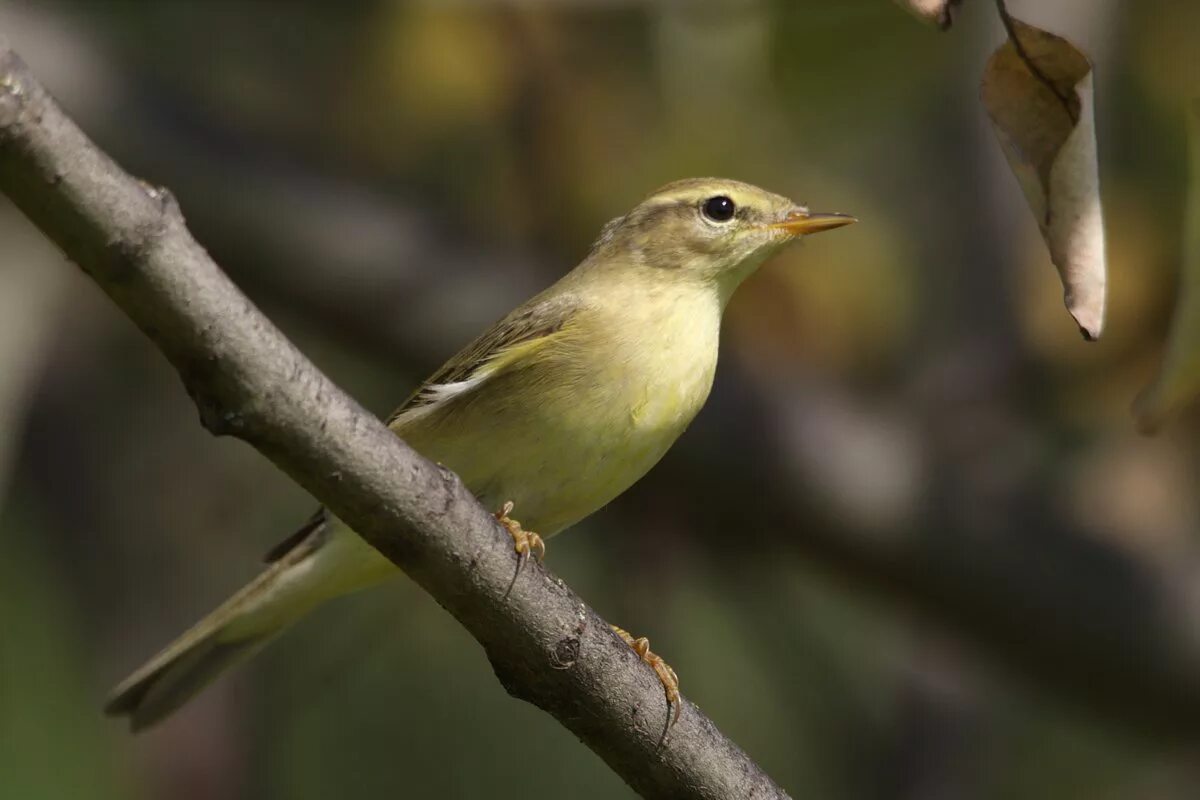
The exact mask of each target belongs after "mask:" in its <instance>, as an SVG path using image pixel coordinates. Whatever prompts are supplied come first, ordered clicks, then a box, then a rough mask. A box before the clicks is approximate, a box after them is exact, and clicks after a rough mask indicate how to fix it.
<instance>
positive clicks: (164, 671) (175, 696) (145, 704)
mask: <svg viewBox="0 0 1200 800" xmlns="http://www.w3.org/2000/svg"><path fill="white" fill-rule="evenodd" d="M289 566H290V565H289V564H288V563H286V562H285V561H281V562H277V563H275V564H272V565H271V566H270V567H269V568H268V569H266V570H265V571H264V572H263V573H262V574H261V575H259V576H258V577H257V578H255V579H254V580H253V581H251V582H250V583H249V584H247V585H246V586H245V587H244V588H243V589H242V590H241V591H239V592H238V593H237V594H235V595H234V596H233V597H231V598H229V599H228V600H227V601H225V602H224V603H223V604H222V605H221V606H220V607H219V608H217V609H216V610H215V611H213V612H212V613H211V614H209V615H208V616H207V617H205V618H204V619H202V620H200V622H198V623H196V624H195V625H194V626H192V628H190V629H189V630H188V631H187V632H185V633H184V634H183V635H182V636H180V637H179V638H178V639H176V640H175V641H174V642H172V643H171V644H169V645H167V646H166V647H165V648H164V649H163V650H162V651H161V652H160V653H159V654H158V655H156V656H155V657H154V658H152V659H150V660H149V661H148V662H146V664H144V665H143V666H142V667H141V668H140V669H138V670H137V671H136V672H134V673H133V674H132V675H130V676H129V677H128V678H126V679H125V680H124V681H122V682H121V684H120V685H119V686H117V688H116V689H114V690H113V693H112V695H111V697H110V698H109V701H108V703H107V704H106V705H105V706H104V712H105V713H106V714H110V715H113V716H128V717H129V723H130V727H131V728H132V729H133V730H140V729H142V728H146V727H148V726H150V725H153V724H154V723H156V722H158V721H160V720H162V719H163V718H164V717H166V716H167V715H169V714H170V713H171V712H173V711H175V710H176V709H178V708H179V707H180V706H182V705H183V704H184V703H186V702H187V701H188V700H189V699H191V698H192V696H193V695H195V694H196V693H198V692H199V691H200V690H201V689H203V688H204V687H205V686H207V685H208V684H209V683H210V682H212V681H213V679H215V678H216V677H217V676H218V675H219V674H220V673H222V672H223V671H225V670H226V669H228V668H229V667H232V666H233V665H234V664H236V663H238V662H239V661H242V660H243V659H246V658H249V657H250V656H251V655H253V654H254V653H256V652H257V651H258V650H259V649H260V648H261V647H262V646H263V645H265V644H266V643H267V642H268V641H270V640H271V638H272V637H273V636H274V635H275V634H277V633H279V632H280V631H282V630H283V629H284V628H286V627H287V625H288V624H289V623H290V622H292V621H293V620H295V619H298V618H299V617H300V615H301V614H303V612H304V611H306V610H307V606H308V605H309V604H295V603H293V604H290V605H291V608H289V609H288V611H289V612H293V613H275V614H271V615H265V614H262V613H261V612H262V611H263V610H265V609H264V606H266V605H268V603H269V604H270V605H275V606H278V607H279V611H283V608H284V607H283V605H282V604H281V603H280V602H279V601H281V600H283V599H284V598H279V597H276V598H273V599H274V602H273V603H270V602H269V601H268V603H264V602H263V601H264V600H266V599H267V598H270V597H271V595H273V594H278V592H274V591H272V590H274V589H276V588H277V586H278V584H279V583H280V579H281V578H282V577H284V575H285V573H286V572H287V570H288V568H289ZM256 600H258V601H259V602H255V601H256ZM255 612H258V613H255ZM254 616H257V617H263V619H262V620H261V622H262V624H259V625H252V624H248V623H250V622H251V618H252V617H254Z"/></svg>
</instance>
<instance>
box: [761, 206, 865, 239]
mask: <svg viewBox="0 0 1200 800" xmlns="http://www.w3.org/2000/svg"><path fill="white" fill-rule="evenodd" d="M855 222H858V219H857V218H856V217H852V216H850V215H849V214H814V213H811V212H808V211H803V210H801V209H796V210H795V211H789V212H788V215H787V216H786V217H784V218H783V221H782V222H776V223H774V224H773V225H771V226H770V227H772V228H775V229H777V230H783V231H787V232H788V233H789V234H791V235H792V236H807V235H809V234H810V233H820V232H821V231H831V230H833V229H834V228H840V227H842V226H843V225H852V224H854V223H855Z"/></svg>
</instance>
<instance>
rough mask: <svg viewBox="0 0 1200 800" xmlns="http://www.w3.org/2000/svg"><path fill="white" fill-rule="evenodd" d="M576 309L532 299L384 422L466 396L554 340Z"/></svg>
mask: <svg viewBox="0 0 1200 800" xmlns="http://www.w3.org/2000/svg"><path fill="white" fill-rule="evenodd" d="M578 310H579V304H578V303H577V302H576V301H575V299H574V298H572V297H567V296H561V295H560V296H558V297H553V298H546V299H538V298H535V299H534V300H531V301H530V302H528V303H526V304H525V305H523V306H521V307H520V308H518V309H517V310H516V311H513V312H512V313H511V314H509V315H508V316H507V317H505V318H504V319H502V320H500V321H499V322H497V323H496V324H495V325H493V326H492V327H491V328H490V329H488V330H487V332H485V333H484V334H483V335H482V336H480V337H479V338H477V339H476V340H475V341H473V342H471V343H470V344H469V345H467V346H466V347H464V348H463V349H462V350H461V351H460V352H459V353H458V355H456V356H454V357H453V358H451V359H450V360H449V361H447V362H446V363H445V364H444V365H442V368H441V369H439V370H438V371H437V372H435V373H434V374H433V375H431V376H430V377H429V379H428V380H426V381H425V382H424V383H423V384H421V387H420V388H418V389H417V390H416V391H415V392H413V393H412V395H411V396H409V398H408V399H407V400H406V401H405V402H404V404H403V405H401V406H400V407H399V408H398V409H396V410H395V411H394V412H392V414H391V416H389V417H388V418H387V424H388V425H389V426H393V427H394V423H396V422H397V420H398V419H399V418H400V417H401V416H402V415H404V414H407V413H408V412H410V411H415V410H417V409H420V408H424V407H426V406H429V405H433V404H435V403H439V402H442V401H444V400H447V399H449V398H451V397H455V396H458V395H460V394H463V393H464V392H468V391H470V390H472V389H474V388H476V387H477V386H479V385H480V384H482V383H483V382H484V381H486V380H487V379H488V378H489V377H491V376H492V375H496V374H497V373H499V372H502V371H503V370H504V369H505V367H508V366H511V365H513V364H516V363H519V362H521V361H524V360H525V359H527V358H528V357H529V356H532V355H533V354H534V353H536V352H538V351H539V350H541V349H542V348H543V347H545V346H546V345H548V344H550V343H551V342H552V341H554V340H555V339H557V338H558V337H559V336H560V335H561V334H562V332H563V330H564V329H565V328H566V327H567V326H568V325H569V324H570V322H571V320H572V318H573V317H574V316H575V314H576V313H577V312H578Z"/></svg>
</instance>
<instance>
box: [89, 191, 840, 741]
mask: <svg viewBox="0 0 1200 800" xmlns="http://www.w3.org/2000/svg"><path fill="white" fill-rule="evenodd" d="M856 221H857V220H855V219H854V218H853V217H850V216H847V215H844V214H817V213H813V212H810V211H809V210H808V209H807V208H806V207H804V206H801V205H797V204H796V203H793V202H792V201H791V200H788V199H787V198H784V197H780V196H779V195H776V194H772V193H770V192H767V191H764V190H763V189H759V188H757V187H755V186H751V185H749V184H746V183H741V182H739V181H732V180H721V179H716V178H694V179H688V180H681V181H676V182H674V183H671V184H668V185H666V186H664V187H662V188H661V189H659V190H658V191H656V192H654V193H653V194H652V195H650V196H649V197H648V198H646V199H645V200H644V201H642V202H641V203H640V204H639V205H638V206H637V207H635V208H634V209H633V210H632V211H630V212H629V213H628V214H626V215H624V216H622V217H617V218H616V219H614V220H612V221H610V222H609V223H608V224H606V225H605V226H604V228H603V229H602V230H601V232H600V236H599V238H597V239H596V241H595V243H594V244H593V245H592V248H591V251H590V252H589V253H588V255H587V257H586V258H584V260H583V261H582V262H581V263H580V264H579V265H578V266H577V267H575V269H573V270H571V271H570V272H569V273H567V274H566V275H564V276H563V277H562V278H561V279H559V280H558V282H557V283H555V284H554V285H552V286H550V287H549V288H548V289H546V290H545V291H543V292H542V293H541V294H539V295H537V296H535V297H533V298H532V299H530V300H529V301H528V302H526V303H525V304H524V305H522V306H520V307H519V308H517V309H516V310H515V311H513V312H512V313H510V314H509V315H508V316H506V317H504V318H503V319H501V320H500V321H499V322H497V323H496V324H495V325H493V326H492V327H491V329H489V330H488V331H487V332H486V333H484V334H483V335H482V336H480V337H479V338H478V339H476V340H475V341H473V342H471V343H470V344H469V345H467V346H466V347H465V348H464V349H463V350H462V351H461V352H460V353H459V354H458V355H456V356H455V357H454V358H452V359H450V360H449V361H448V362H446V364H445V365H444V366H443V367H442V368H441V369H440V370H438V371H437V372H436V373H434V375H433V376H432V377H430V378H429V380H427V381H426V382H425V383H424V384H423V385H422V386H421V387H420V388H419V389H418V390H417V391H416V392H414V393H413V394H412V395H411V396H410V397H409V399H408V400H407V401H406V402H405V403H404V405H402V406H401V407H400V408H399V410H397V411H396V412H395V413H393V414H392V416H391V417H390V418H389V419H388V422H387V424H388V426H389V427H390V428H391V430H393V431H395V433H396V434H397V435H398V436H400V437H401V438H402V439H403V440H404V441H405V442H407V443H408V444H409V445H410V446H412V447H413V448H414V449H415V450H416V451H417V452H419V453H421V454H422V455H423V456H425V457H426V458H428V459H430V460H432V461H436V462H438V463H440V464H443V465H445V466H447V467H449V468H450V469H452V470H454V471H455V472H456V473H457V474H458V475H459V477H461V478H462V480H463V482H464V483H465V485H466V486H467V487H468V488H469V489H470V490H471V491H472V492H473V493H474V494H475V496H476V497H478V498H479V500H480V502H482V503H483V504H484V505H485V506H486V507H488V508H492V509H496V510H497V512H496V517H497V519H498V520H500V522H501V523H502V524H503V525H504V527H505V528H506V529H507V530H508V531H509V533H510V534H511V535H512V537H513V543H514V547H515V548H516V550H517V552H518V553H519V554H520V556H521V559H520V560H519V562H518V565H520V564H523V563H525V561H526V560H527V559H528V557H529V555H530V554H531V553H532V554H534V556H535V557H536V558H538V559H539V560H540V559H541V558H542V556H543V555H544V552H545V544H544V541H543V537H549V536H552V535H554V534H555V533H558V532H559V531H561V530H563V529H564V528H567V527H569V526H571V525H573V524H575V523H576V522H578V521H579V520H581V519H583V518H584V517H586V516H588V515H589V514H591V513H593V512H594V511H596V510H598V509H599V508H601V507H602V506H604V505H605V504H607V503H608V502H609V501H611V500H612V499H613V498H615V497H617V495H619V494H621V493H622V492H623V491H625V490H626V489H628V488H629V487H630V486H632V485H633V484H634V483H635V482H636V481H637V480H638V479H640V478H641V477H642V476H643V475H645V474H646V472H648V471H649V470H650V468H651V467H653V466H654V465H655V464H656V463H657V462H658V460H659V459H661V458H662V457H663V454H665V453H666V452H667V449H668V448H669V447H670V446H671V445H672V444H673V443H674V442H675V440H676V439H677V438H678V437H679V435H680V434H682V433H683V431H684V429H685V428H687V426H688V424H689V423H690V422H691V421H692V418H693V417H695V416H696V414H697V412H699V411H700V408H701V406H703V405H704V401H705V400H706V399H707V397H708V393H709V389H710V388H711V387H712V382H713V374H714V372H715V370H716V367H717V339H718V335H719V332H720V325H721V314H722V312H723V311H724V309H725V306H726V304H727V303H728V302H729V299H730V297H731V296H732V295H733V293H734V290H736V289H737V287H738V285H739V284H741V282H742V281H743V280H745V279H746V278H747V277H748V276H749V275H750V274H751V273H752V272H754V271H755V269H757V268H758V266H759V265H760V264H761V263H762V262H763V260H764V259H765V258H767V257H768V256H769V255H771V254H773V253H775V252H777V251H778V250H779V249H780V248H782V247H783V246H784V245H786V244H787V243H788V242H791V241H795V240H796V239H798V238H800V237H802V236H805V235H808V234H812V233H817V232H819V231H824V230H829V229H832V228H838V227H841V226H843V225H848V224H850V223H852V222H856ZM514 509H516V510H517V511H518V513H519V515H520V516H521V518H522V520H523V523H524V524H522V523H519V522H517V521H516V520H514V519H512V518H511V517H510V516H509V514H510V513H513V511H514ZM267 561H268V563H269V566H268V567H267V568H266V570H264V571H263V572H262V573H261V574H260V575H259V576H258V577H257V578H256V579H255V580H253V581H252V582H251V583H250V584H249V585H247V586H245V587H244V588H243V589H242V590H241V591H239V592H237V593H236V594H234V595H233V596H232V597H231V598H230V599H229V600H227V601H226V602H225V603H224V604H223V605H221V606H220V607H219V608H217V609H216V610H215V611H213V612H212V613H211V614H209V615H208V616H207V617H205V618H204V619H203V620H201V621H200V622H199V623H197V624H196V625H195V626H193V627H192V628H191V629H190V630H188V631H187V632H186V633H184V634H183V635H182V636H180V637H179V638H178V639H177V640H176V641H174V642H173V643H171V644H170V645H168V646H167V647H166V648H165V649H164V650H163V651H162V652H160V653H159V654H158V655H156V656H155V657H154V658H152V659H151V660H150V661H149V662H147V663H146V664H145V665H144V666H143V667H141V669H139V670H137V671H136V672H134V673H133V674H132V675H130V676H129V677H128V678H127V679H126V680H125V681H124V682H122V683H121V684H120V685H119V686H117V688H116V689H115V690H114V691H113V694H112V696H111V699H110V700H109V702H108V704H107V705H106V707H105V711H106V712H107V713H108V714H112V715H125V716H128V717H129V720H130V725H131V727H132V729H133V730H139V729H142V728H145V727H147V726H149V725H152V724H154V723H156V722H158V721H159V720H161V719H163V718H164V717H166V716H167V715H168V714H170V713H171V712H173V711H174V710H176V709H177V708H179V707H180V706H181V705H183V704H184V703H185V702H186V701H187V700H188V699H190V698H191V697H192V696H193V695H195V694H196V693H197V692H199V691H200V690H201V689H202V688H204V687H205V686H206V685H207V684H208V683H209V682H210V681H212V680H213V679H214V678H215V677H216V676H217V675H218V674H219V673H220V672H221V671H222V670H224V669H226V668H227V667H229V666H231V665H233V664H235V663H237V662H239V661H241V660H243V659H245V658H248V657H249V656H251V655H253V654H254V653H256V652H257V651H258V650H259V649H260V648H261V647H263V646H264V645H265V644H266V643H267V642H268V641H270V640H271V638H272V637H274V636H275V635H276V634H278V633H279V632H280V631H282V630H284V629H285V628H286V627H287V626H288V625H290V624H291V623H292V622H295V621H296V620H298V619H299V618H300V617H302V616H304V615H305V614H306V613H308V612H309V611H310V610H311V609H312V608H314V607H315V606H316V605H318V604H319V603H322V602H324V601H326V600H330V599H332V598H334V597H337V596H339V595H343V594H346V593H349V592H351V591H354V590H356V589H360V588H363V587H366V586H371V585H373V584H376V583H379V582H381V581H384V580H386V579H388V578H390V577H392V576H393V575H395V574H396V572H397V570H396V567H395V566H394V565H393V564H392V563H391V562H390V561H388V560H387V559H386V558H384V557H383V556H382V555H380V554H379V553H378V552H377V551H376V550H375V549H374V548H372V547H371V546H370V545H368V544H367V543H366V542H365V541H364V540H363V539H361V538H359V536H358V535H357V534H355V533H354V531H352V530H351V529H350V528H349V527H348V526H347V525H346V524H345V523H343V522H342V521H341V520H339V519H337V518H336V517H334V516H333V515H331V514H329V513H328V512H326V511H324V510H323V509H322V510H318V511H317V513H315V514H314V515H312V517H310V518H309V519H308V521H307V522H306V523H305V524H304V525H303V526H302V527H301V528H300V529H299V530H298V531H297V532H296V533H294V534H293V535H292V536H290V537H288V539H286V540H285V541H284V542H282V543H281V544H280V545H278V546H277V547H275V548H274V549H273V550H272V551H271V552H270V553H268V555H267ZM519 569H520V567H519V566H518V570H519ZM614 630H615V631H616V632H617V633H618V634H619V635H621V637H622V638H624V639H625V641H626V642H628V643H629V644H630V646H632V647H633V648H634V649H635V650H636V651H637V652H638V654H639V655H640V656H641V657H642V658H643V659H644V660H645V661H646V662H647V663H648V664H650V665H651V666H652V667H653V668H654V669H655V671H656V672H657V674H658V676H659V678H660V679H661V680H662V682H663V685H664V687H665V691H666V694H667V700H668V704H669V705H671V707H672V709H673V710H674V716H677V714H678V705H679V687H678V679H677V678H676V676H675V673H674V671H673V670H672V669H671V668H670V667H669V666H667V664H666V663H665V662H663V660H662V659H661V658H659V657H658V656H657V655H655V654H654V653H653V652H651V651H650V647H649V643H648V642H647V641H646V640H645V639H644V638H642V639H635V638H634V637H632V636H630V635H629V634H628V633H626V632H625V631H622V630H620V629H619V628H615V627H614ZM672 718H673V716H672Z"/></svg>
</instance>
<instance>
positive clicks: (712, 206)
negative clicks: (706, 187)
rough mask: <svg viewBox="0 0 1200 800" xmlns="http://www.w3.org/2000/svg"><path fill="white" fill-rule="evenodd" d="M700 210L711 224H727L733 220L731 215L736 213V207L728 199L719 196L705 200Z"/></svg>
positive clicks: (721, 195)
mask: <svg viewBox="0 0 1200 800" xmlns="http://www.w3.org/2000/svg"><path fill="white" fill-rule="evenodd" d="M700 210H701V211H703V212H704V216H706V217H708V218H709V219H711V220H712V221H713V222H728V221H729V220H731V219H733V213H734V212H735V211H737V206H735V205H734V204H733V201H732V200H730V199H729V198H728V197H726V196H725V195H723V194H719V195H717V196H716V197H710V198H708V199H707V200H705V201H704V205H703V206H701V207H700Z"/></svg>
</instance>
